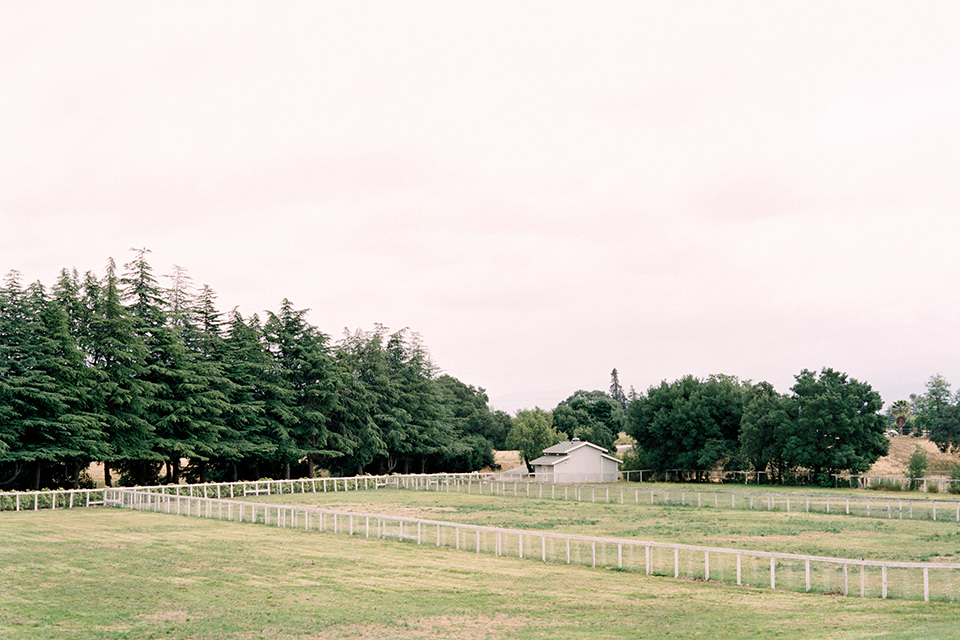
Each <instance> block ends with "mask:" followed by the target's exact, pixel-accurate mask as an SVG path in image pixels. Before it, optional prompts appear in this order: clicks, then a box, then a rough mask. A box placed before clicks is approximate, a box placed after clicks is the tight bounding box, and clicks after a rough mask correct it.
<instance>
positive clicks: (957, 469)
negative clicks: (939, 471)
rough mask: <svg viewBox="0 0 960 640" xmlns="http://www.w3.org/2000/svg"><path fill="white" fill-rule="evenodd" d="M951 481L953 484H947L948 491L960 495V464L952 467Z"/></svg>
mask: <svg viewBox="0 0 960 640" xmlns="http://www.w3.org/2000/svg"><path fill="white" fill-rule="evenodd" d="M950 480H952V482H947V491H948V492H949V493H960V464H954V465H951V467H950Z"/></svg>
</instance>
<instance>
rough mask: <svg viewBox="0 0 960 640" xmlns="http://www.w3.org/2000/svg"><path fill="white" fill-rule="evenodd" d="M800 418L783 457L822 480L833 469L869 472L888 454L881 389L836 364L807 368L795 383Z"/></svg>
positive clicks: (791, 427) (790, 463)
mask: <svg viewBox="0 0 960 640" xmlns="http://www.w3.org/2000/svg"><path fill="white" fill-rule="evenodd" d="M792 391H793V402H794V405H795V409H794V410H795V411H796V418H795V419H794V421H793V424H792V425H791V426H790V427H788V434H787V437H786V439H785V442H784V452H783V457H784V459H785V460H786V462H787V464H788V465H789V466H791V467H795V468H796V467H802V468H804V469H807V470H809V471H810V472H812V473H813V474H814V477H815V478H818V479H819V480H820V481H821V482H822V483H825V484H829V483H830V477H829V474H831V473H836V472H839V471H846V470H849V471H851V472H853V473H864V472H866V471H867V470H868V469H869V468H870V465H871V464H873V463H874V462H875V461H876V460H877V458H879V457H880V456H882V455H886V453H887V450H888V448H889V446H890V445H889V442H888V441H887V439H886V437H885V436H884V420H883V417H882V416H880V415H879V413H878V412H879V411H880V409H881V408H882V407H883V401H882V400H881V399H880V394H878V393H877V392H875V391H874V390H873V389H872V388H871V387H870V385H869V384H866V383H863V382H859V381H857V380H855V379H853V378H848V377H847V375H846V374H845V373H841V372H838V371H834V370H833V369H830V368H825V369H823V370H822V371H821V372H820V374H819V375H818V374H816V373H815V372H813V371H809V370H807V369H804V370H803V371H801V372H800V373H799V374H797V376H796V383H795V384H794V385H793V388H792Z"/></svg>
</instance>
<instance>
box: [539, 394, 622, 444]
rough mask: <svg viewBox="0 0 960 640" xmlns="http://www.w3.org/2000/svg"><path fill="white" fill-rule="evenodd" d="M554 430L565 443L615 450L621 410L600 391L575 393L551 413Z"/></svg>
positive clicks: (615, 402)
mask: <svg viewBox="0 0 960 640" xmlns="http://www.w3.org/2000/svg"><path fill="white" fill-rule="evenodd" d="M553 426H554V427H555V428H556V429H557V431H559V432H560V433H561V434H563V435H565V436H566V437H567V438H568V439H572V438H580V439H581V440H586V441H587V442H592V443H593V444H595V445H598V446H601V447H603V448H604V449H608V450H610V451H613V450H614V442H615V441H616V439H617V436H618V435H619V433H620V431H621V430H622V429H623V428H624V413H623V407H622V406H621V404H620V403H619V402H617V401H616V400H614V399H613V398H612V397H611V396H610V395H608V394H606V393H604V392H603V391H582V390H580V391H577V392H576V393H574V394H573V395H571V396H570V397H569V398H567V399H566V400H563V401H562V402H560V404H558V405H557V407H556V408H555V409H554V410H553Z"/></svg>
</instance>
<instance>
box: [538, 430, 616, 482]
mask: <svg viewBox="0 0 960 640" xmlns="http://www.w3.org/2000/svg"><path fill="white" fill-rule="evenodd" d="M620 464H621V461H620V460H619V459H617V458H615V457H613V456H611V455H610V454H609V453H608V452H607V450H606V449H604V448H603V447H601V446H598V445H595V444H593V443H592V442H587V441H586V440H580V438H574V439H573V440H570V441H568V442H561V443H559V444H555V445H553V446H552V447H547V448H546V449H544V450H543V455H542V456H540V457H539V458H537V459H536V460H532V461H531V462H530V466H532V467H533V473H534V476H535V477H536V480H537V482H548V483H549V482H556V483H567V482H616V481H617V479H618V478H619V475H620Z"/></svg>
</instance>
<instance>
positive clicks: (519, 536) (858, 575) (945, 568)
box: [105, 489, 960, 601]
mask: <svg viewBox="0 0 960 640" xmlns="http://www.w3.org/2000/svg"><path fill="white" fill-rule="evenodd" d="M105 501H106V503H107V504H108V505H113V506H118V507H122V508H126V509H135V510H140V511H152V512H157V513H167V514H176V515H180V516H186V517H198V518H212V519H216V520H227V521H234V522H247V523H257V524H265V525H272V526H277V527H283V528H289V529H302V530H306V531H319V532H330V533H336V534H345V535H351V536H362V537H366V538H371V537H375V538H386V539H390V538H393V539H397V540H400V541H403V542H408V543H413V544H417V545H434V546H437V547H450V548H455V549H458V550H462V551H470V552H474V553H487V554H491V555H495V556H507V557H516V558H520V559H524V558H526V559H531V560H537V561H540V562H544V563H557V564H564V563H565V564H578V565H586V566H592V567H598V566H603V567H608V568H616V569H619V570H623V571H634V572H638V573H645V574H647V575H660V576H672V577H674V578H691V579H697V580H709V581H715V582H721V583H730V584H737V585H748V586H754V587H760V588H767V587H769V588H770V589H777V588H778V589H784V590H790V591H800V592H818V593H832V594H842V595H845V596H859V597H862V598H863V597H877V598H900V599H912V600H920V599H922V600H926V601H929V600H931V599H932V600H942V601H956V600H957V598H958V589H957V586H958V585H960V563H950V564H948V563H921V562H886V561H875V560H865V559H850V558H831V557H823V556H806V555H797V554H787V553H776V552H768V551H749V550H743V549H726V548H721V547H703V546H697V545H687V544H672V543H664V542H653V541H642V540H632V539H622V538H603V537H595V536H584V535H570V534H562V533H552V532H545V531H529V530H521V529H506V528H500V527H489V526H483V525H471V524H460V523H454V522H444V521H438V520H426V519H420V518H411V517H403V516H391V515H383V514H376V513H362V512H352V511H338V510H332V509H321V508H311V507H300V506H291V505H280V504H265V503H258V502H245V501H240V500H230V499H223V498H221V499H218V498H203V497H194V496H184V495H177V494H175V493H161V492H158V491H147V490H142V489H141V490H133V489H111V490H107V495H106V497H105Z"/></svg>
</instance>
